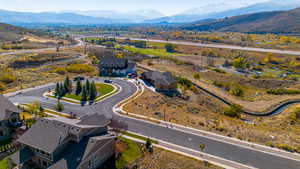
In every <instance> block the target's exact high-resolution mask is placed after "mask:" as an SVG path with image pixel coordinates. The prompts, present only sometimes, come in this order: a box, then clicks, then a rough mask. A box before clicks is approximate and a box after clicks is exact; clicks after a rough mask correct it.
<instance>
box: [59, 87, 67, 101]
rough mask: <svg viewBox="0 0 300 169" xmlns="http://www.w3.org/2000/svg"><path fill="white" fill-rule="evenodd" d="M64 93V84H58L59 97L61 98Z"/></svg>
mask: <svg viewBox="0 0 300 169" xmlns="http://www.w3.org/2000/svg"><path fill="white" fill-rule="evenodd" d="M65 95H66V91H65V88H64V85H63V84H59V95H58V97H59V99H61V98H62V97H64V96H65Z"/></svg>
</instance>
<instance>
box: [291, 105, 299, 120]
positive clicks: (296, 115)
mask: <svg viewBox="0 0 300 169" xmlns="http://www.w3.org/2000/svg"><path fill="white" fill-rule="evenodd" d="M291 119H292V120H293V121H295V122H299V123H300V108H297V109H296V110H294V111H293V112H292V114H291Z"/></svg>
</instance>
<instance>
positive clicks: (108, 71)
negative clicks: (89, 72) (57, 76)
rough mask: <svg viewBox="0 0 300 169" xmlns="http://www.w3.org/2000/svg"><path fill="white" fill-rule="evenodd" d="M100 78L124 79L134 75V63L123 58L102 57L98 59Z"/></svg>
mask: <svg viewBox="0 0 300 169" xmlns="http://www.w3.org/2000/svg"><path fill="white" fill-rule="evenodd" d="M99 71H100V72H99V73H100V75H101V76H113V77H126V76H128V75H130V74H136V63H135V62H132V61H129V60H128V59H125V58H114V57H104V58H101V59H100V63H99Z"/></svg>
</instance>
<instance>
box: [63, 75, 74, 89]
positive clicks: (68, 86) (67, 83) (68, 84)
mask: <svg viewBox="0 0 300 169" xmlns="http://www.w3.org/2000/svg"><path fill="white" fill-rule="evenodd" d="M64 88H65V93H72V81H71V80H70V78H69V76H67V77H66V79H65V81H64Z"/></svg>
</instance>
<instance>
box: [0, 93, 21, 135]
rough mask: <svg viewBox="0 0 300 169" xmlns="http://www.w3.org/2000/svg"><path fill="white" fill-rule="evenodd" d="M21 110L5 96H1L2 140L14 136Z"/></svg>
mask: <svg viewBox="0 0 300 169" xmlns="http://www.w3.org/2000/svg"><path fill="white" fill-rule="evenodd" d="M19 113H20V111H19V109H18V108H17V107H16V106H15V105H14V104H12V103H11V102H10V101H9V100H8V99H7V98H5V97H4V96H3V95H0V140H5V139H8V138H11V137H12V136H13V129H14V128H15V124H16V122H19V121H20V118H19Z"/></svg>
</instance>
